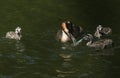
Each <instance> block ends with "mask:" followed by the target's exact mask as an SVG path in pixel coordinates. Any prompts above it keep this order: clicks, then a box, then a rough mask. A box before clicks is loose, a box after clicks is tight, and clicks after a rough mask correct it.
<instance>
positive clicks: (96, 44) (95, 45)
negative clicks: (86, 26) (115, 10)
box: [83, 34, 113, 49]
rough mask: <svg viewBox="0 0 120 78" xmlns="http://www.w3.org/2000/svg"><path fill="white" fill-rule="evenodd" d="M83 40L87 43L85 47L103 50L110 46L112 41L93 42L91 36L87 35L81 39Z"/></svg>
mask: <svg viewBox="0 0 120 78" xmlns="http://www.w3.org/2000/svg"><path fill="white" fill-rule="evenodd" d="M83 39H84V40H86V41H88V42H87V43H86V45H87V46H88V47H93V48H96V49H104V48H105V47H108V46H112V44H113V41H112V39H101V40H98V41H95V42H94V41H93V36H92V35H91V34H87V35H86V36H84V37H83Z"/></svg>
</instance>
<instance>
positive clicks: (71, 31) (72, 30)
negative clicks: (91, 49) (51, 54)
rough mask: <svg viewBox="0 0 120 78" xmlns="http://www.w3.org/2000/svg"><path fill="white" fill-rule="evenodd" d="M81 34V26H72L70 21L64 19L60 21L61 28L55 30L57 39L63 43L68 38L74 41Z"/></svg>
mask: <svg viewBox="0 0 120 78" xmlns="http://www.w3.org/2000/svg"><path fill="white" fill-rule="evenodd" d="M82 34H83V29H82V27H79V26H73V24H72V22H71V21H66V22H63V23H62V26H61V29H60V30H59V31H58V32H57V39H58V40H60V41H61V42H63V43H65V42H67V41H70V40H72V41H73V43H74V42H76V39H77V38H78V37H80V36H81V35H82Z"/></svg>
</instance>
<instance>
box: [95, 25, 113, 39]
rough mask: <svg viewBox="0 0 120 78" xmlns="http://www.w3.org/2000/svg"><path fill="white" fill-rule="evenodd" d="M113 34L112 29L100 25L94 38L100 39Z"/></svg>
mask: <svg viewBox="0 0 120 78" xmlns="http://www.w3.org/2000/svg"><path fill="white" fill-rule="evenodd" d="M111 32H112V29H111V28H110V27H102V26H101V25H99V26H98V27H97V28H96V32H95V34H94V36H95V37H97V38H99V39H100V37H101V36H102V35H108V34H110V33H111Z"/></svg>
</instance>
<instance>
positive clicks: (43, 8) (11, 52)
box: [0, 0, 120, 78]
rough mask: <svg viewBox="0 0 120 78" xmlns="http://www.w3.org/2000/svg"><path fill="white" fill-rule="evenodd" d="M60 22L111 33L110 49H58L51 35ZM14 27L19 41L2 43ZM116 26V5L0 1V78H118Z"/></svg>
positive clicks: (77, 0)
mask: <svg viewBox="0 0 120 78" xmlns="http://www.w3.org/2000/svg"><path fill="white" fill-rule="evenodd" d="M66 20H71V21H73V23H74V24H76V25H81V26H83V28H84V29H85V30H86V31H87V32H90V33H94V31H95V28H96V26H97V25H99V24H102V25H104V26H109V27H111V28H112V29H113V33H112V35H111V36H110V38H112V39H113V41H114V43H115V45H114V47H112V48H109V49H105V50H101V51H96V50H94V49H91V48H88V47H86V46H85V44H84V43H81V44H80V45H79V46H77V47H69V46H66V47H67V48H66V49H63V47H65V45H63V44H61V43H59V42H57V41H56V39H55V35H56V32H57V30H58V29H59V28H60V25H61V23H62V22H63V21H66ZM17 26H20V27H21V28H22V35H23V36H22V39H21V40H20V41H15V40H9V39H5V38H4V36H5V33H6V32H7V31H10V30H14V29H15V27H17ZM119 26H120V1H119V0H92V1H91V0H1V1H0V78H120V62H119V61H120V35H119V34H120V31H119Z"/></svg>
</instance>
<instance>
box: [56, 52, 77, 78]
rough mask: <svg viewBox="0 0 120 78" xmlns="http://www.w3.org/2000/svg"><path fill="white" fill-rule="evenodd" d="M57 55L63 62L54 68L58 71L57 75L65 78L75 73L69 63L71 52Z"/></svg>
mask: <svg viewBox="0 0 120 78" xmlns="http://www.w3.org/2000/svg"><path fill="white" fill-rule="evenodd" d="M59 56H60V57H61V58H62V59H63V62H62V64H61V67H60V68H59V69H56V72H57V73H58V75H57V77H59V78H65V77H69V76H70V75H72V74H73V73H75V72H76V71H75V70H74V68H73V65H72V63H71V61H72V56H73V54H72V53H60V54H59Z"/></svg>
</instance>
